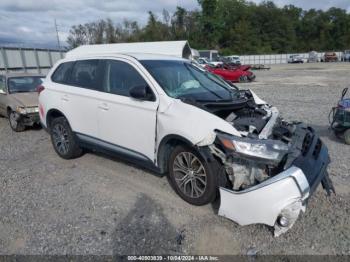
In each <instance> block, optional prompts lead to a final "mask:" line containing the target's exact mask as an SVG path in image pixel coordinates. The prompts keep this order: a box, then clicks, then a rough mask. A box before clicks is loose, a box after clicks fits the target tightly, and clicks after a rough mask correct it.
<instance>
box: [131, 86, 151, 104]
mask: <svg viewBox="0 0 350 262" xmlns="http://www.w3.org/2000/svg"><path fill="white" fill-rule="evenodd" d="M129 94H130V97H132V98H135V99H137V100H143V101H154V95H153V93H152V91H151V90H150V88H149V87H148V86H147V85H140V86H134V87H133V88H131V89H130V91H129Z"/></svg>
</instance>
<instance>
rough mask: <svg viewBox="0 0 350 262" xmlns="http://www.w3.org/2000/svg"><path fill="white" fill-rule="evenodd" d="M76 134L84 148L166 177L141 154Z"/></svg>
mask: <svg viewBox="0 0 350 262" xmlns="http://www.w3.org/2000/svg"><path fill="white" fill-rule="evenodd" d="M75 134H76V137H77V139H78V142H79V145H80V146H81V147H83V148H86V149H90V150H92V151H96V152H100V153H103V154H106V155H109V156H112V157H118V158H120V159H122V160H124V161H126V162H129V163H131V164H134V165H136V166H139V167H142V168H145V169H147V170H149V171H151V172H152V174H154V175H156V176H159V177H162V176H164V174H162V173H161V171H160V169H159V168H158V167H157V166H156V165H155V164H154V163H153V162H152V160H150V159H149V158H148V157H146V156H145V155H143V154H141V153H139V152H136V151H133V150H130V149H128V148H125V147H122V146H118V145H115V144H112V143H109V142H106V141H103V140H100V139H98V138H95V137H91V136H88V135H84V134H81V133H75Z"/></svg>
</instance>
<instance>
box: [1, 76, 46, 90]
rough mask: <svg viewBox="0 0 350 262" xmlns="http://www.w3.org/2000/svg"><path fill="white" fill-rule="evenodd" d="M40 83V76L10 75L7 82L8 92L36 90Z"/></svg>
mask: <svg viewBox="0 0 350 262" xmlns="http://www.w3.org/2000/svg"><path fill="white" fill-rule="evenodd" d="M40 84H42V77H40V76H21V77H10V78H9V79H8V82H7V85H8V91H9V93H24V92H36V88H37V86H38V85H40Z"/></svg>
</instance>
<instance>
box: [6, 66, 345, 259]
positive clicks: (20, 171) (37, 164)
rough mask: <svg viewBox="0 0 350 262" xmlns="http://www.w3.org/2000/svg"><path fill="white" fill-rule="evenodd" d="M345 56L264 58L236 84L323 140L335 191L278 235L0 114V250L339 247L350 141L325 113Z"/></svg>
mask: <svg viewBox="0 0 350 262" xmlns="http://www.w3.org/2000/svg"><path fill="white" fill-rule="evenodd" d="M349 70H350V63H344V64H340V63H334V64H323V63H322V64H321V63H319V64H303V65H299V64H298V65H283V66H273V67H272V69H271V70H270V71H257V72H256V75H257V81H256V82H254V83H250V84H241V85H240V87H241V88H252V89H253V90H254V91H255V92H256V93H257V94H258V95H259V96H261V97H262V98H263V99H265V100H266V101H268V102H269V103H271V104H274V105H276V106H277V107H278V108H279V109H280V111H281V112H282V115H284V116H285V118H287V119H289V120H296V119H297V120H302V121H304V122H306V123H308V124H311V125H312V126H314V127H315V128H316V129H317V130H318V131H319V132H320V134H321V136H322V138H323V140H324V142H325V143H326V144H327V145H328V147H329V151H330V155H331V158H332V163H331V165H330V168H329V171H330V176H331V179H332V180H333V181H334V185H335V188H336V190H337V195H336V196H332V197H331V198H327V197H326V196H325V193H324V191H323V190H321V188H319V189H318V191H317V192H316V194H315V195H314V196H313V197H312V198H311V200H310V202H309V206H308V208H307V210H306V213H305V214H303V215H302V216H301V217H300V218H299V220H298V221H297V223H296V225H295V226H294V227H293V228H292V229H291V230H290V231H289V232H288V233H286V234H285V235H282V236H280V237H279V238H274V237H273V235H272V232H271V230H270V229H269V228H268V227H266V226H263V225H251V226H245V227H240V226H238V225H236V224H235V223H233V222H231V221H230V220H227V219H225V218H222V217H219V216H217V215H215V214H214V212H213V208H212V207H211V205H207V206H203V207H194V206H191V205H189V204H187V203H185V202H184V201H182V200H181V199H180V198H179V197H177V196H176V195H175V193H174V192H173V191H172V189H171V188H170V186H169V185H168V182H167V180H166V178H159V177H156V176H154V175H152V174H151V173H150V172H148V171H145V170H141V169H139V168H137V167H134V166H130V165H128V164H127V163H125V162H120V161H118V160H117V159H111V158H108V157H105V156H103V155H97V154H92V153H87V154H85V155H84V156H83V157H81V158H79V159H76V160H71V161H66V160H63V159H60V158H59V157H58V156H57V155H56V154H55V152H54V150H53V148H52V146H51V144H50V140H49V136H48V135H47V134H46V133H45V131H43V130H41V129H30V130H28V131H26V132H23V133H20V134H17V133H14V132H12V131H11V129H10V128H9V126H8V123H7V120H6V119H4V118H0V134H1V135H0V253H1V254H135V253H137V254H187V253H191V254H247V252H248V253H255V252H257V253H258V254H348V255H350V219H349V216H350V190H349V188H350V171H349V170H350V146H346V145H345V144H343V143H342V142H341V141H339V140H338V139H336V138H335V137H334V135H333V134H332V133H331V132H330V131H329V130H328V120H327V116H328V113H329V110H330V108H331V106H333V105H334V104H335V103H336V101H337V100H338V98H339V96H340V92H341V90H342V89H343V88H344V87H345V86H349V80H350V78H349V72H350V71H349Z"/></svg>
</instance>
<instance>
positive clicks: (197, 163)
mask: <svg viewBox="0 0 350 262" xmlns="http://www.w3.org/2000/svg"><path fill="white" fill-rule="evenodd" d="M215 167H216V168H217V166H215V165H214V164H210V166H209V165H208V163H207V162H206V161H205V160H204V159H203V158H202V157H201V156H200V154H198V153H197V151H196V150H194V149H192V148H190V147H185V146H177V147H175V148H174V150H173V151H172V153H171V155H170V158H169V167H168V168H169V170H168V171H169V172H168V179H169V182H170V184H171V185H172V187H173V189H174V190H175V192H176V193H177V194H178V195H179V196H180V197H181V198H182V199H183V200H185V201H186V202H188V203H190V204H192V205H196V206H202V205H206V204H209V203H211V202H213V201H214V199H215V197H216V193H217V188H218V179H217V175H218V174H216V172H215V170H216V168H215Z"/></svg>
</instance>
